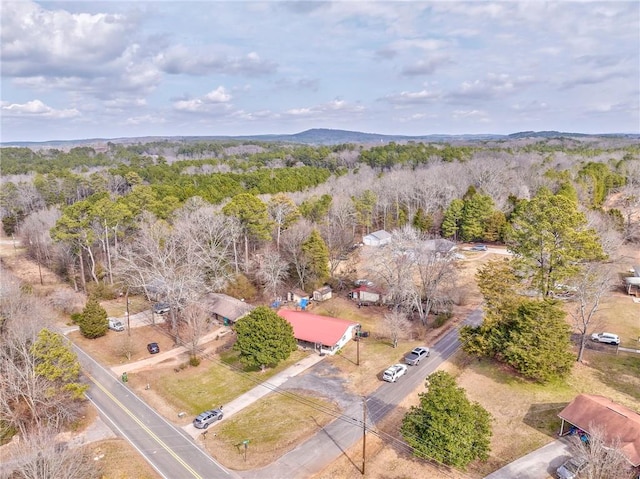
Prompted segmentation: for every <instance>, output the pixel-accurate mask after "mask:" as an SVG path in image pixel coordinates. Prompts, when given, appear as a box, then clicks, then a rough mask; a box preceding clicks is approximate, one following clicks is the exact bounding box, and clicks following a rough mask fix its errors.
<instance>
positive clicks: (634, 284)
mask: <svg viewBox="0 0 640 479" xmlns="http://www.w3.org/2000/svg"><path fill="white" fill-rule="evenodd" d="M632 272H633V275H632V276H627V277H626V278H624V285H625V288H626V290H627V294H632V295H634V296H640V266H634V267H633V268H632Z"/></svg>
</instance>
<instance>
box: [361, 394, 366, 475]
mask: <svg viewBox="0 0 640 479" xmlns="http://www.w3.org/2000/svg"><path fill="white" fill-rule="evenodd" d="M366 451H367V398H366V397H365V396H362V475H363V476H364V464H365V458H366Z"/></svg>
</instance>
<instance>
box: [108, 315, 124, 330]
mask: <svg viewBox="0 0 640 479" xmlns="http://www.w3.org/2000/svg"><path fill="white" fill-rule="evenodd" d="M109 329H111V330H112V331H124V324H122V321H120V320H119V319H116V318H109Z"/></svg>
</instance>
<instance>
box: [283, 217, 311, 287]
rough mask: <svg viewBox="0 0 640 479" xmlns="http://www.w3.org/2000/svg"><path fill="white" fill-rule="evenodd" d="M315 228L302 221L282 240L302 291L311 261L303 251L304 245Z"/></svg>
mask: <svg viewBox="0 0 640 479" xmlns="http://www.w3.org/2000/svg"><path fill="white" fill-rule="evenodd" d="M312 230H313V227H312V225H311V223H309V221H307V220H300V221H298V222H297V223H296V224H295V225H293V226H292V227H291V228H289V229H288V230H287V231H285V232H284V233H283V235H282V238H281V243H280V245H281V249H282V253H283V255H284V257H285V258H286V260H287V261H288V262H289V263H290V264H291V265H292V266H293V268H294V270H295V272H296V275H297V277H298V282H299V285H300V287H301V288H302V289H304V287H305V282H306V279H307V275H308V266H309V260H308V258H307V256H306V255H305V254H304V252H303V251H302V244H303V243H304V242H305V241H306V239H307V238H308V237H309V235H310V234H311V231H312Z"/></svg>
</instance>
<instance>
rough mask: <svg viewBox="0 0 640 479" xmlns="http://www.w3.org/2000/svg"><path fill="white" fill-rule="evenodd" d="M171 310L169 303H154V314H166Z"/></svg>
mask: <svg viewBox="0 0 640 479" xmlns="http://www.w3.org/2000/svg"><path fill="white" fill-rule="evenodd" d="M170 310H171V306H170V305H169V303H154V305H153V312H154V313H156V314H165V313H168V312H169V311H170Z"/></svg>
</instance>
